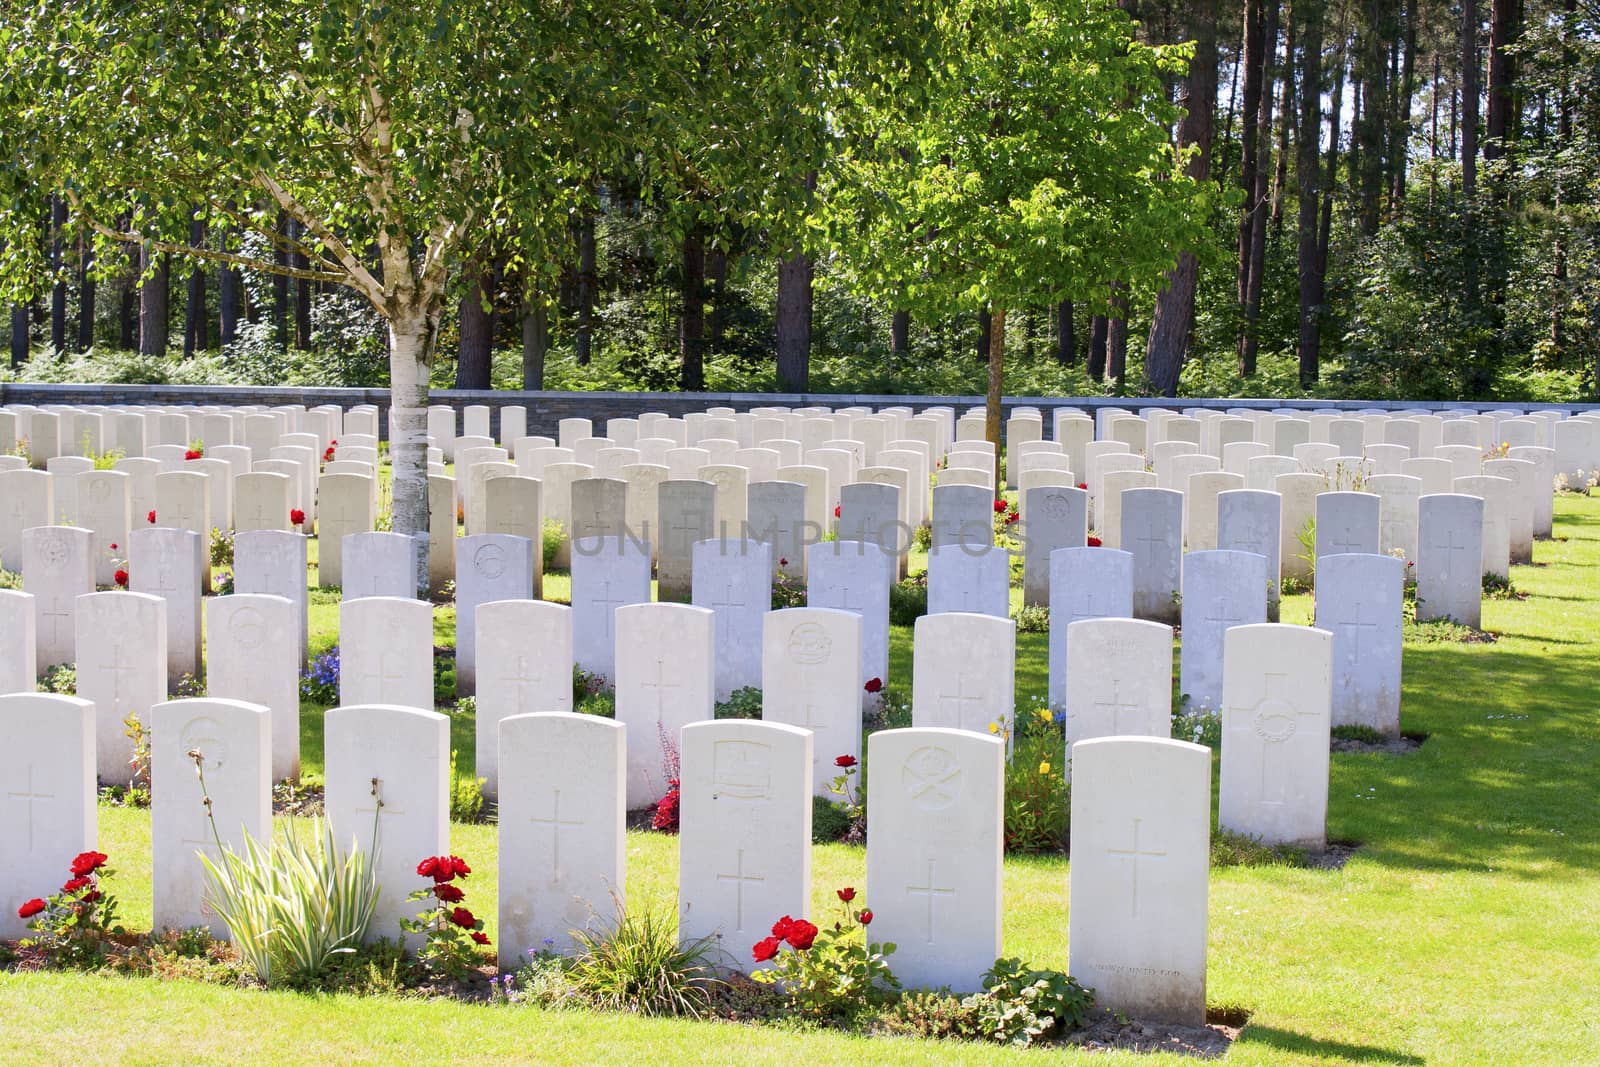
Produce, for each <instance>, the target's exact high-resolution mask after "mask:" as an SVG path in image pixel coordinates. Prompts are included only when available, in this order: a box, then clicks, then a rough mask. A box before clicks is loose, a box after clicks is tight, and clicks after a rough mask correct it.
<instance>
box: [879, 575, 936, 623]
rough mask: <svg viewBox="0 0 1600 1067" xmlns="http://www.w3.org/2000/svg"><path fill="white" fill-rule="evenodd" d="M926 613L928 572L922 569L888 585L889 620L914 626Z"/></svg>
mask: <svg viewBox="0 0 1600 1067" xmlns="http://www.w3.org/2000/svg"><path fill="white" fill-rule="evenodd" d="M927 613H928V574H927V572H926V571H923V572H922V573H920V574H913V575H912V576H911V577H909V578H907V579H905V580H904V581H899V582H896V583H895V584H894V585H891V586H890V587H889V622H890V624H891V625H893V626H915V625H916V623H917V620H918V619H920V618H922V616H924V615H926V614H927Z"/></svg>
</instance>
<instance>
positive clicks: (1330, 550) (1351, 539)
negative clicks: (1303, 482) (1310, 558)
mask: <svg viewBox="0 0 1600 1067" xmlns="http://www.w3.org/2000/svg"><path fill="white" fill-rule="evenodd" d="M1379 525H1380V520H1379V498H1378V496H1377V494H1375V493H1319V494H1317V561H1318V562H1319V563H1320V562H1321V560H1322V557H1324V556H1330V555H1334V554H1348V553H1351V552H1377V551H1378V543H1379V541H1378V529H1379Z"/></svg>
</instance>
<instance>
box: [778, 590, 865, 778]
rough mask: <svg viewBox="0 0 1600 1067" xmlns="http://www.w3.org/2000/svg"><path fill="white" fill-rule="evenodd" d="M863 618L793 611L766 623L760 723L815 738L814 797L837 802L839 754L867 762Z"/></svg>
mask: <svg viewBox="0 0 1600 1067" xmlns="http://www.w3.org/2000/svg"><path fill="white" fill-rule="evenodd" d="M862 692H863V690H862V682H861V617H860V616H859V615H857V614H856V613H854V612H850V611H840V610H838V609H834V608H812V607H805V608H786V609H784V610H782V611H771V612H768V613H767V615H766V616H765V618H764V619H763V620H762V638H761V717H762V719H763V720H765V721H767V722H777V723H787V724H788V725H790V726H799V727H803V728H804V729H806V730H809V731H811V732H812V734H814V735H815V738H816V741H815V746H814V749H813V758H812V764H811V772H810V774H811V779H810V781H811V786H810V788H811V791H812V792H814V793H815V794H816V795H818V796H831V795H832V794H831V790H830V785H831V784H832V782H833V779H834V778H835V777H836V776H837V775H838V768H837V767H836V766H835V764H834V760H835V759H837V758H838V757H839V756H850V757H852V758H853V759H856V760H859V759H860V758H861V705H862V700H861V694H862Z"/></svg>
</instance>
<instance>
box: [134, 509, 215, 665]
mask: <svg viewBox="0 0 1600 1067" xmlns="http://www.w3.org/2000/svg"><path fill="white" fill-rule="evenodd" d="M201 552H202V548H201V537H200V535H199V534H197V533H195V532H194V531H193V530H169V529H167V528H165V527H161V526H150V527H146V528H145V529H143V530H135V531H134V533H133V537H132V538H131V543H130V544H129V545H128V588H129V589H130V590H131V591H132V592H135V593H148V594H150V595H151V596H157V597H160V598H161V599H162V600H165V601H166V602H167V682H168V683H169V684H170V685H173V686H176V685H177V684H178V682H179V680H180V679H181V678H182V677H183V676H184V675H186V674H187V675H192V676H193V677H195V678H198V677H200V676H201V674H202V673H204V672H203V671H202V670H201V662H200V647H201V645H200V633H201V619H200V554H201Z"/></svg>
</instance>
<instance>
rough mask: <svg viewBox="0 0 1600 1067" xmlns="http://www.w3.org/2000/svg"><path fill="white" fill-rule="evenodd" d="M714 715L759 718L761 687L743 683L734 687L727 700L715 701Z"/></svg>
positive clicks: (731, 717) (728, 717)
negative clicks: (736, 687) (743, 684)
mask: <svg viewBox="0 0 1600 1067" xmlns="http://www.w3.org/2000/svg"><path fill="white" fill-rule="evenodd" d="M715 716H716V718H719V719H759V718H761V688H760V687H759V686H754V685H745V686H740V687H739V688H738V689H735V690H734V691H733V692H732V693H729V694H728V699H727V700H722V701H718V702H717V704H716V708H715Z"/></svg>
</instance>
